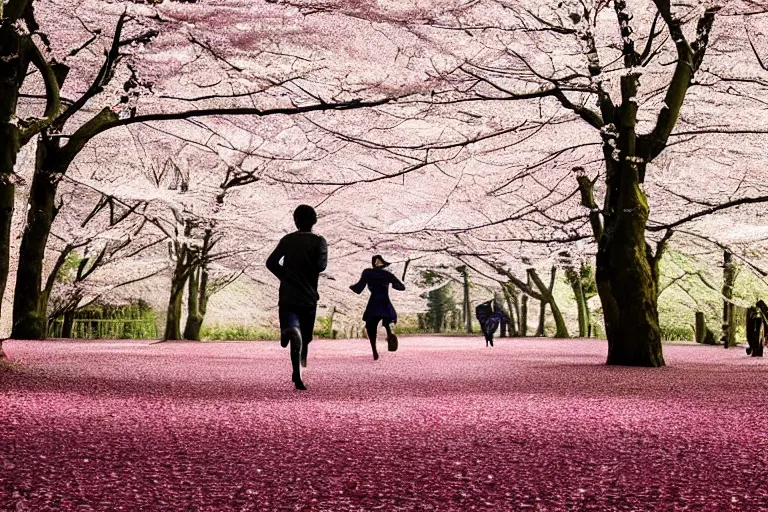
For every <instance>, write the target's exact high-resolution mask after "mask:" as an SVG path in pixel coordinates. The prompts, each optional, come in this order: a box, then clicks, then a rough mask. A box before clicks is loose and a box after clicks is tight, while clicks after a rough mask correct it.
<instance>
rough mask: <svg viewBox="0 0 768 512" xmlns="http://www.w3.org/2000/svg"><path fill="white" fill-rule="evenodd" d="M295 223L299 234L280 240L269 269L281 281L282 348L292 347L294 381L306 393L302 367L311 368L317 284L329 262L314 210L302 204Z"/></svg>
mask: <svg viewBox="0 0 768 512" xmlns="http://www.w3.org/2000/svg"><path fill="white" fill-rule="evenodd" d="M293 221H294V223H295V224H296V228H297V229H298V231H295V232H293V233H290V234H288V235H285V236H284V237H283V238H282V239H281V240H280V243H278V244H277V248H276V249H275V250H274V251H272V254H270V255H269V257H268V258H267V268H268V269H269V271H270V272H272V273H273V274H274V275H275V276H277V278H278V279H279V280H280V300H279V302H278V310H279V316H280V345H282V346H283V347H287V346H288V345H290V346H291V367H292V370H293V374H292V377H291V378H292V380H293V382H294V384H295V385H296V389H301V390H305V389H307V388H306V387H305V386H304V382H303V380H302V378H301V367H305V368H306V366H307V353H308V351H309V343H310V342H311V341H312V331H313V329H314V326H315V314H316V312H317V301H318V299H319V298H320V296H319V295H318V293H317V282H318V278H319V276H320V273H321V272H322V271H323V270H325V267H326V265H327V263H328V246H327V245H326V242H325V239H324V238H323V237H322V236H320V235H316V234H315V233H312V227H313V226H314V225H315V224H316V223H317V214H316V213H315V210H314V208H312V207H311V206H308V205H306V204H302V205H300V206H299V207H298V208H296V210H295V211H294V212H293ZM281 260H282V264H281Z"/></svg>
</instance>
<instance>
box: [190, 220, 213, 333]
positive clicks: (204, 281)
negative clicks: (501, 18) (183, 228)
mask: <svg viewBox="0 0 768 512" xmlns="http://www.w3.org/2000/svg"><path fill="white" fill-rule="evenodd" d="M210 246H211V230H210V229H206V230H205V236H204V238H203V247H202V249H201V250H200V253H199V254H198V255H197V257H196V262H195V263H193V264H192V265H193V268H192V269H191V270H190V271H189V287H188V290H187V294H188V296H187V323H186V325H185V327H184V339H185V340H194V341H200V330H201V328H202V326H203V320H205V313H206V311H207V309H208V299H209V297H210V291H209V289H208V265H207V260H208V256H209V251H210Z"/></svg>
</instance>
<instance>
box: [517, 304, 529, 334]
mask: <svg viewBox="0 0 768 512" xmlns="http://www.w3.org/2000/svg"><path fill="white" fill-rule="evenodd" d="M519 336H520V337H521V338H525V337H526V336H528V295H526V294H525V293H523V296H522V297H521V298H520V332H519Z"/></svg>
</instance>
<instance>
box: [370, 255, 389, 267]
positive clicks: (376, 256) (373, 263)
mask: <svg viewBox="0 0 768 512" xmlns="http://www.w3.org/2000/svg"><path fill="white" fill-rule="evenodd" d="M376 260H381V262H382V263H383V264H384V266H385V267H388V266H389V262H388V261H387V260H385V259H384V258H382V256H381V254H377V255H375V256H374V257H373V258H371V265H372V266H374V267H375V266H376Z"/></svg>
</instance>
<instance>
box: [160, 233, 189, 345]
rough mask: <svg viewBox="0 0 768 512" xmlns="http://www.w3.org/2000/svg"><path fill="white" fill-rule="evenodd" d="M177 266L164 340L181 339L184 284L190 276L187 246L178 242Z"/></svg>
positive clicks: (172, 279)
mask: <svg viewBox="0 0 768 512" xmlns="http://www.w3.org/2000/svg"><path fill="white" fill-rule="evenodd" d="M177 245H178V247H177V251H176V268H175V269H174V271H173V277H172V278H171V295H170V297H169V298H168V313H167V315H166V318H165V334H164V335H163V339H164V340H180V339H182V337H181V305H182V297H183V295H184V285H185V284H186V282H187V278H188V268H187V257H186V253H187V248H186V246H185V245H183V244H177Z"/></svg>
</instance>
